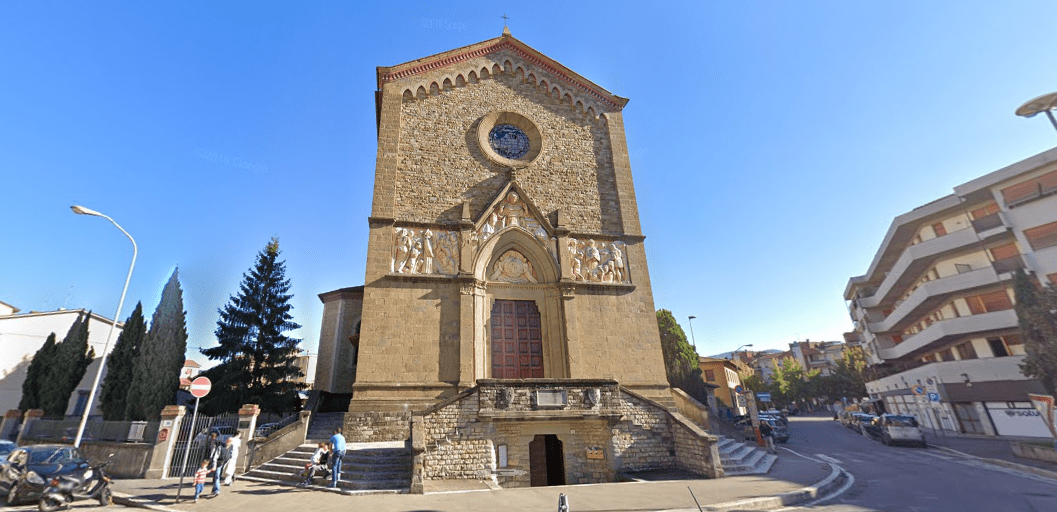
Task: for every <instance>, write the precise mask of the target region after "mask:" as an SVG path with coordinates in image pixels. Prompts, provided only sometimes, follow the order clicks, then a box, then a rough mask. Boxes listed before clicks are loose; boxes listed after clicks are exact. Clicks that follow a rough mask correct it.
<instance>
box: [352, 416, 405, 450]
mask: <svg viewBox="0 0 1057 512" xmlns="http://www.w3.org/2000/svg"><path fill="white" fill-rule="evenodd" d="M410 422H411V413H410V412H375V411H365V412H348V413H345V425H344V426H343V427H342V430H343V435H344V436H345V439H346V440H347V441H348V442H350V443H369V442H379V441H406V440H407V438H408V437H410V436H411V427H410Z"/></svg>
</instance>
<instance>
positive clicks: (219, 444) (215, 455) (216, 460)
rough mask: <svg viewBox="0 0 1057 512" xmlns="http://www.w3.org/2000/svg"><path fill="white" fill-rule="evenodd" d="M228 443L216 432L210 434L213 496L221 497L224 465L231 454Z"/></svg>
mask: <svg viewBox="0 0 1057 512" xmlns="http://www.w3.org/2000/svg"><path fill="white" fill-rule="evenodd" d="M226 448H227V443H225V442H224V441H221V440H220V436H219V434H218V433H217V431H216V430H214V431H213V432H212V433H210V434H209V450H210V451H209V460H210V461H211V462H212V466H213V468H212V469H213V496H219V495H220V480H221V479H222V478H223V475H222V473H223V469H224V464H225V463H226V462H227V460H228V457H227V454H228V453H229V452H228V451H227V450H226Z"/></svg>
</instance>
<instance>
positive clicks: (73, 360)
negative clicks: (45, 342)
mask: <svg viewBox="0 0 1057 512" xmlns="http://www.w3.org/2000/svg"><path fill="white" fill-rule="evenodd" d="M91 316H92V314H91V312H89V313H88V314H87V315H80V316H78V318H77V320H76V321H74V323H73V325H71V326H70V330H69V332H67V333H66V337H65V338H63V340H62V343H59V344H58V345H56V346H55V352H54V354H53V355H52V358H51V364H50V365H49V367H48V368H47V369H46V371H47V373H46V374H45V375H44V376H43V379H42V381H43V382H42V386H41V390H40V399H41V404H40V408H41V409H44V415H45V416H49V417H63V416H65V415H66V408H67V407H68V406H69V405H70V395H72V394H73V390H75V389H77V384H79V383H80V382H81V379H82V378H84V372H85V371H86V370H87V369H88V365H89V364H91V363H92V359H94V358H95V350H94V349H90V348H88V320H89V319H90V318H91Z"/></svg>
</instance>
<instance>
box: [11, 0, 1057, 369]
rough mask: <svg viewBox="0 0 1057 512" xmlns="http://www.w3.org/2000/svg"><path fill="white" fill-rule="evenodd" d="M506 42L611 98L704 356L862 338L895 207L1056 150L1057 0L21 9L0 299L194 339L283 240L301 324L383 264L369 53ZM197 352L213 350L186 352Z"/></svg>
mask: <svg viewBox="0 0 1057 512" xmlns="http://www.w3.org/2000/svg"><path fill="white" fill-rule="evenodd" d="M502 14H507V15H508V16H509V17H510V21H509V24H510V28H511V31H512V32H513V35H514V36H515V37H517V38H519V39H520V40H522V41H524V42H526V43H527V44H529V45H531V46H533V47H534V48H536V49H537V50H539V51H541V52H543V53H544V54H546V55H548V56H550V57H552V58H554V59H556V60H557V61H559V62H561V63H562V64H564V65H566V66H567V67H569V68H571V69H573V70H575V71H577V72H578V73H580V74H581V75H583V76H585V77H587V78H589V79H591V80H592V81H594V82H595V83H598V84H599V85H601V86H603V87H605V88H606V89H608V90H609V91H611V92H613V93H614V94H617V95H619V96H623V97H627V98H630V99H631V102H630V103H629V104H628V106H627V107H626V108H625V110H624V115H625V124H626V128H627V137H628V143H629V149H630V153H631V163H632V172H633V173H634V179H635V186H636V192H637V194H638V204H639V208H640V209H641V210H640V215H641V217H642V225H643V231H644V233H645V234H646V235H647V239H646V247H647V253H648V257H649V267H650V272H651V278H652V281H653V291H654V300H655V303H656V306H657V307H658V308H666V309H670V310H672V311H673V313H674V314H675V316H676V318H677V319H679V320H680V321H681V322H682V323H683V327H684V329H686V328H687V327H688V326H687V325H686V318H687V316H688V315H696V316H697V319H696V320H695V322H694V325H693V327H694V335H695V338H696V342H697V345H698V347H699V351H700V352H701V353H703V354H712V353H718V352H722V351H728V350H731V349H734V348H735V347H737V346H739V345H742V344H746V343H753V344H754V346H755V348H757V349H763V348H780V347H784V346H785V345H786V344H787V343H789V342H791V341H794V340H797V339H800V340H802V339H805V338H809V339H812V340H834V339H840V336H841V333H842V332H844V331H846V330H849V329H850V328H851V324H850V321H849V319H848V314H847V310H846V308H845V305H844V302H843V299H842V293H843V289H844V286H845V284H846V283H847V280H848V278H849V277H851V276H855V275H860V274H862V273H863V272H865V270H866V269H867V267H868V265H869V263H870V260H871V259H872V257H873V255H874V253H875V251H876V250H877V247H878V245H879V243H880V241H881V239H882V237H883V236H884V233H885V231H886V230H887V228H888V226H889V224H890V223H891V221H892V218H893V217H895V216H896V215H899V214H901V213H904V212H906V211H908V210H910V209H913V208H914V207H916V206H919V205H921V204H924V203H926V202H929V201H932V200H933V199H936V198H938V197H940V196H942V195H946V194H949V193H951V189H952V187H954V186H955V185H958V184H960V183H963V182H965V181H968V180H970V179H973V178H975V177H977V176H980V175H982V174H986V173H988V172H991V171H993V170H996V169H998V168H1000V167H1003V166H1005V165H1008V164H1011V163H1013V162H1016V161H1018V160H1021V159H1023V158H1026V157H1028V156H1031V155H1033V154H1035V153H1038V152H1041V151H1044V150H1046V149H1049V148H1051V147H1053V146H1054V144H1055V142H1057V134H1055V133H1054V131H1053V129H1052V128H1051V127H1050V126H1049V124H1048V123H1047V122H1046V121H1045V120H1044V119H1043V118H1034V119H1022V118H1018V117H1016V116H1014V115H1013V110H1014V109H1015V108H1016V107H1017V106H1018V105H1020V104H1021V103H1023V102H1024V101H1026V100H1028V99H1030V98H1032V97H1035V96H1038V95H1040V94H1043V93H1047V92H1051V91H1054V90H1057V67H1055V66H1054V65H1053V48H1054V46H1053V41H1052V32H1053V30H1054V21H1053V20H1055V19H1057V4H1054V3H1053V2H1017V1H1014V2H953V1H952V2H942V1H931V2H912V1H873V2H869V1H863V2H846V1H845V2H838V1H833V2H821V1H798V2H779V1H768V2H759V1H745V2H688V3H683V4H675V3H660V2H653V3H647V2H576V3H572V2H561V3H557V2H555V3H546V2H523V3H520V4H509V3H505V4H496V3H494V2H489V3H480V4H470V3H466V4H454V3H451V4H446V5H445V6H443V7H439V6H437V5H436V3H435V2H430V3H425V2H393V3H389V4H386V5H380V4H379V3H378V2H372V3H370V4H365V5H359V4H356V3H353V2H318V1H315V2H312V1H310V2H300V3H294V2H287V3H263V2H252V3H251V2H245V3H239V2H132V1H128V2H102V1H93V2H75V1H68V2H36V1H34V2H28V1H6V2H0V179H2V181H0V183H2V188H0V190H2V196H0V197H2V200H0V218H2V219H3V228H2V229H0V248H2V250H0V300H2V301H4V302H7V303H10V304H12V305H15V306H17V307H19V308H22V309H23V310H26V311H28V310H51V309H56V308H59V307H67V308H80V307H84V308H90V309H93V310H95V311H96V312H98V313H100V314H102V315H104V316H108V317H110V316H112V315H113V314H114V309H115V308H116V307H117V301H118V296H119V294H120V291H121V283H122V280H123V279H124V275H125V272H126V270H127V268H128V262H129V258H130V256H131V250H130V246H129V244H128V242H127V240H125V239H124V237H123V235H121V234H120V233H119V232H118V231H117V230H116V229H114V228H113V227H112V226H110V225H109V223H107V222H106V221H105V220H103V219H98V218H91V217H81V216H76V215H74V214H72V213H71V212H70V210H69V206H70V205H71V204H82V205H84V206H87V207H89V208H93V209H96V210H99V211H102V212H104V213H106V214H108V215H110V216H112V217H113V218H114V219H115V220H117V221H118V222H119V223H120V224H121V225H122V226H123V227H125V229H127V230H128V231H129V232H130V233H131V234H132V236H134V237H135V238H136V240H137V242H138V243H139V246H140V256H139V260H138V262H137V264H136V270H135V273H134V274H133V277H132V284H131V286H130V289H129V298H128V300H127V302H126V305H125V308H124V310H123V312H122V314H121V317H122V319H123V318H124V317H126V316H127V315H128V313H129V312H130V311H131V308H132V306H133V305H135V303H136V301H143V303H144V307H145V309H146V310H147V311H148V313H149V312H152V311H153V309H154V307H155V306H156V305H157V302H158V299H159V298H160V294H161V289H162V286H163V285H164V283H165V281H166V279H167V278H168V277H169V275H170V274H171V272H172V270H173V269H174V268H176V267H177V266H178V267H179V269H180V277H181V282H182V285H183V289H184V300H185V308H186V309H187V312H188V330H189V333H190V339H189V345H190V346H191V347H199V346H210V345H212V344H214V340H213V334H212V333H213V331H214V329H215V328H216V320H217V309H218V308H220V307H221V306H223V305H224V303H225V302H226V301H227V300H228V298H229V296H230V295H232V294H234V293H235V292H236V290H237V287H238V284H239V282H240V280H241V278H242V274H243V272H245V271H247V269H249V267H250V266H251V265H252V264H253V262H254V258H255V254H256V253H257V251H259V250H261V249H262V248H263V247H264V245H265V244H266V243H267V242H268V240H269V239H270V238H271V237H273V236H277V237H279V239H280V246H281V248H282V250H283V256H284V258H285V259H286V263H287V270H288V276H289V277H290V279H291V280H292V283H293V293H294V294H295V298H294V301H293V302H294V307H295V309H294V315H295V318H296V320H297V321H298V322H299V323H301V324H302V325H303V326H304V327H303V328H302V329H301V330H300V331H298V332H295V333H294V335H295V336H298V337H301V338H303V340H304V344H305V346H306V348H308V349H309V350H314V349H315V346H316V343H317V341H318V337H319V323H320V317H321V314H322V305H321V303H320V301H319V299H318V298H317V295H318V294H319V293H322V292H325V291H329V290H334V289H337V288H342V287H346V286H355V285H359V284H362V282H363V277H364V262H365V258H366V235H367V216H368V215H369V209H370V202H371V192H372V187H373V179H374V163H375V151H376V139H375V135H376V134H375V125H374V123H375V117H374V116H375V114H374V100H373V93H374V90H375V67H376V66H389V65H394V64H398V63H402V62H406V61H409V60H413V59H417V58H420V57H424V56H428V55H432V54H434V53H439V52H443V51H446V50H449V49H452V48H456V47H461V46H465V45H468V44H472V43H475V42H478V41H482V40H485V39H489V38H492V37H496V36H498V35H499V34H500V32H501V31H502V28H503V20H502V19H501V18H500V15H502ZM189 356H191V357H194V358H196V359H199V360H203V362H204V357H202V356H200V355H197V354H194V353H189Z"/></svg>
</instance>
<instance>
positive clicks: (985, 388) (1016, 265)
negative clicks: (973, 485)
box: [844, 149, 1057, 437]
mask: <svg viewBox="0 0 1057 512" xmlns="http://www.w3.org/2000/svg"><path fill="white" fill-rule="evenodd" d="M1018 269H1025V270H1026V271H1027V272H1028V273H1029V274H1031V275H1032V276H1034V277H1035V278H1036V279H1038V280H1039V281H1040V282H1043V283H1048V284H1050V285H1051V286H1052V285H1057V149H1052V150H1049V151H1046V152H1044V153H1041V154H1038V155H1035V156H1033V157H1031V158H1028V159H1026V160H1023V161H1021V162H1017V163H1015V164H1013V165H1010V166H1008V167H1005V168H1003V169H999V170H997V171H994V172H992V173H990V174H987V175H984V176H981V177H979V178H977V179H974V180H972V181H969V182H967V183H965V184H962V185H959V186H957V187H955V188H954V193H953V194H950V195H948V196H945V197H942V198H939V199H937V200H935V201H933V202H931V203H928V204H925V205H922V206H920V207H918V208H915V209H914V210H912V211H910V212H907V213H905V214H903V215H900V216H898V217H896V218H895V220H894V221H892V225H891V227H890V228H889V230H888V232H887V233H886V234H885V237H884V240H883V241H882V242H881V246H880V248H879V249H878V250H877V254H876V255H875V256H874V259H873V261H872V262H871V263H870V267H869V269H868V270H867V272H866V274H864V275H862V276H859V277H853V278H851V279H850V280H849V281H848V285H847V287H846V289H845V291H844V298H845V299H846V300H847V301H848V307H849V311H850V313H851V317H852V321H853V322H854V324H855V334H854V336H853V337H855V336H857V337H858V338H859V340H860V341H861V343H862V346H863V348H864V352H865V354H866V357H867V362H868V363H870V364H871V365H881V366H880V368H884V369H887V370H888V371H890V372H893V374H891V375H889V376H887V377H884V378H881V379H878V380H875V381H871V382H869V383H867V390H868V391H869V393H870V395H871V398H875V399H883V400H884V403H885V405H886V408H887V409H888V410H889V411H890V412H900V413H910V414H914V415H916V416H919V418H921V419H922V421H923V422H924V423H925V424H926V426H930V427H939V426H942V427H943V428H945V429H948V430H957V431H961V432H965V433H974V434H986V435H1026V436H1032V435H1038V436H1042V437H1045V436H1048V435H1049V434H1048V432H1047V430H1046V427H1045V426H1044V425H1043V423H1042V420H1041V418H1040V417H1039V416H1038V415H1037V414H1036V413H1035V412H1034V410H1033V409H1032V408H1031V405H1030V403H1029V402H1028V399H1027V396H1026V394H1027V393H1029V392H1041V391H1042V387H1041V385H1039V384H1038V383H1037V382H1035V381H1033V380H1030V379H1028V378H1026V377H1025V376H1024V375H1022V374H1021V372H1020V367H1019V363H1021V362H1022V361H1023V359H1024V354H1025V352H1024V346H1023V344H1022V341H1021V340H1020V338H1019V336H1018V324H1017V315H1016V313H1015V311H1014V301H1015V297H1014V293H1013V276H1014V272H1015V271H1017V270H1018ZM918 386H921V388H918ZM922 391H927V393H924V394H923V393H921V392H922Z"/></svg>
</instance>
